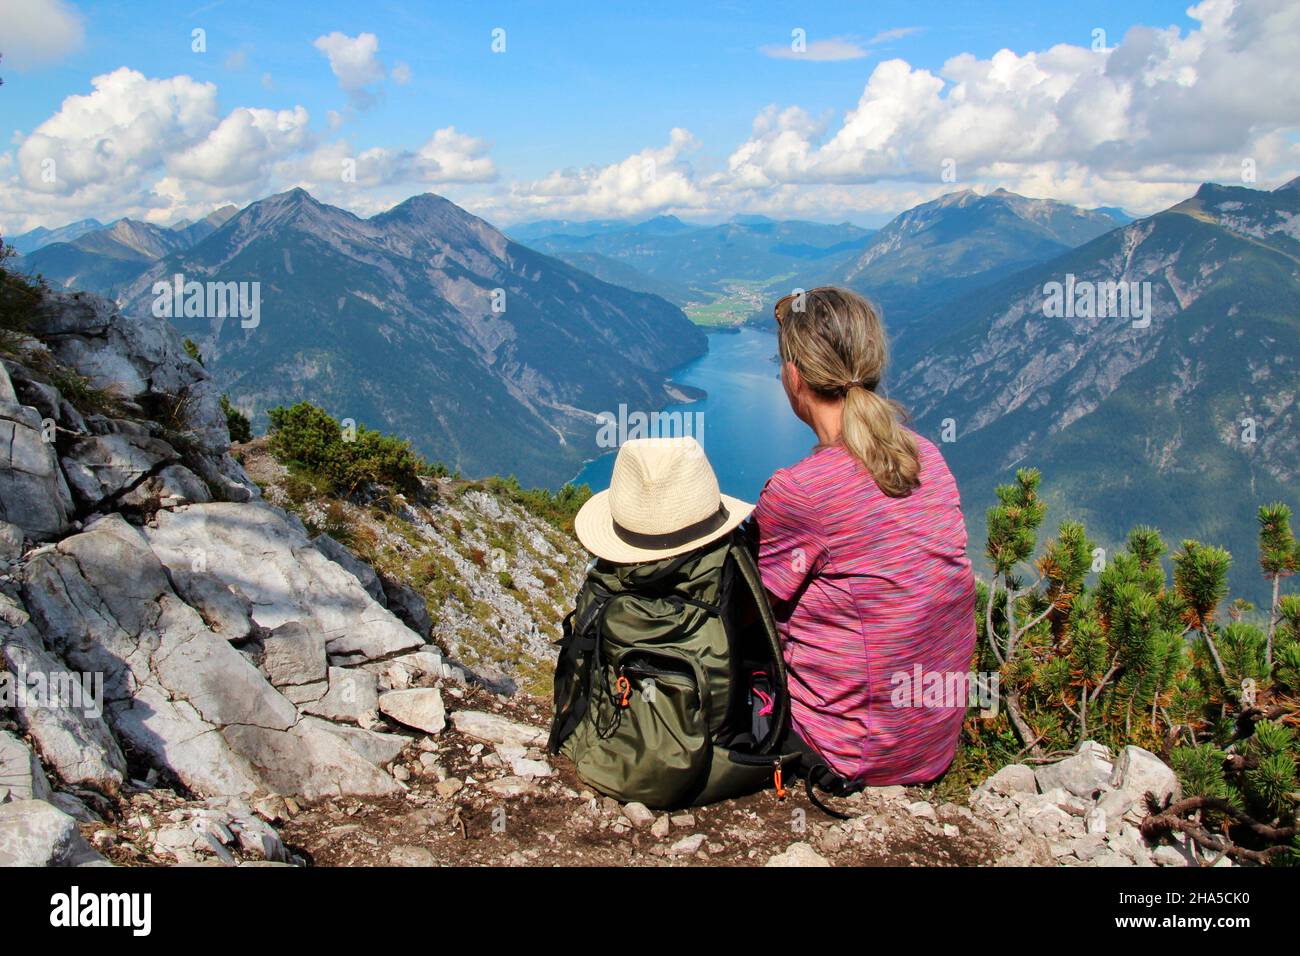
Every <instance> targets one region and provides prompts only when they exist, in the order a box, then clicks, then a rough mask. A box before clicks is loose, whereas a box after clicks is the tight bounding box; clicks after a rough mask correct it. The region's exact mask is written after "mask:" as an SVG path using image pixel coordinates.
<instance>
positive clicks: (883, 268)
mask: <svg viewBox="0 0 1300 956" xmlns="http://www.w3.org/2000/svg"><path fill="white" fill-rule="evenodd" d="M1119 225H1121V222H1120V220H1118V219H1117V218H1115V217H1114V216H1111V215H1109V214H1106V213H1102V212H1096V211H1090V210H1086V209H1081V208H1079V207H1078V206H1071V205H1069V204H1068V203H1063V202H1057V201H1056V200H1054V199H1030V198H1028V197H1025V196H1020V195H1017V194H1016V193H1012V192H1008V191H1007V190H1005V189H998V190H995V191H993V192H991V193H989V194H987V195H980V194H978V193H976V192H973V191H972V190H969V189H966V190H962V191H960V192H954V193H949V194H948V195H946V196H941V197H940V198H938V199H935V200H933V201H931V202H927V203H922V204H921V205H919V206H916V207H914V208H912V209H909V210H907V211H906V212H904V213H903V214H901V215H900V216H898V217H896V218H895V219H894V220H892V221H891V222H890V223H889V224H888V225H886V226H885V227H884V228H883V229H881V230H880V231H879V232H877V233H875V234H874V235H872V236H871V237H870V239H869V241H868V242H867V243H866V245H865V246H864V247H863V249H862V251H861V252H860V253H859V254H858V255H857V256H856V257H854V258H853V259H851V260H849V261H848V262H845V263H836V264H833V265H832V266H830V267H829V268H825V269H821V270H818V271H815V272H810V273H806V274H804V275H803V276H802V277H801V280H800V281H799V282H798V283H796V284H797V285H799V286H800V287H802V288H814V287H816V286H819V285H841V286H847V287H849V288H851V289H855V290H857V291H859V292H861V293H863V294H864V295H867V296H869V297H870V298H871V299H872V301H873V302H875V303H876V304H877V305H878V306H880V307H881V309H882V310H883V313H884V316H885V320H886V322H887V323H888V325H889V329H890V332H891V333H892V334H893V335H894V336H895V339H896V345H900V344H901V340H902V339H905V338H907V337H909V336H910V334H911V331H912V330H911V328H910V327H911V326H912V324H913V322H914V321H915V320H917V319H919V318H921V317H923V316H926V315H927V313H931V312H933V311H934V310H935V309H937V308H938V307H940V306H942V305H944V304H946V303H951V302H953V301H954V300H957V299H958V298H960V297H961V296H962V295H963V294H965V293H967V292H969V291H972V290H974V289H978V288H981V287H982V286H986V285H989V284H990V283H992V282H995V281H996V280H998V279H999V278H1001V277H1003V276H1006V275H1010V274H1011V273H1014V272H1018V271H1019V270H1021V269H1023V268H1025V267H1027V266H1030V265H1032V264H1034V263H1036V262H1043V261H1046V260H1048V259H1051V258H1053V257H1055V256H1057V255H1060V254H1061V253H1063V252H1065V251H1066V250H1068V249H1072V248H1074V247H1076V246H1079V245H1081V244H1083V243H1085V242H1087V241H1088V240H1090V239H1094V238H1096V237H1097V236H1100V235H1102V234H1103V233H1106V232H1109V231H1110V230H1112V229H1114V228H1116V227H1117V226H1119ZM923 326H924V328H923V331H922V334H923V335H924V336H925V337H926V338H927V339H929V338H931V337H932V335H933V330H932V327H931V326H929V325H928V324H924V323H923Z"/></svg>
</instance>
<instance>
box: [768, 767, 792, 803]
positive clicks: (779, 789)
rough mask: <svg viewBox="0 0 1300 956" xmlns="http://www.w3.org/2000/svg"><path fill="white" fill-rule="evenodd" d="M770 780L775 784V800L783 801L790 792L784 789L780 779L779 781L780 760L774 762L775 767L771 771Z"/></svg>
mask: <svg viewBox="0 0 1300 956" xmlns="http://www.w3.org/2000/svg"><path fill="white" fill-rule="evenodd" d="M772 780H773V782H774V783H775V784H776V798H777V799H778V800H784V799H785V798H786V795H787V794H788V793H789V792H790V791H788V790H786V789H785V783H784V782H783V781H782V779H781V761H780V760H777V761H776V766H775V767H774V768H773V770H772Z"/></svg>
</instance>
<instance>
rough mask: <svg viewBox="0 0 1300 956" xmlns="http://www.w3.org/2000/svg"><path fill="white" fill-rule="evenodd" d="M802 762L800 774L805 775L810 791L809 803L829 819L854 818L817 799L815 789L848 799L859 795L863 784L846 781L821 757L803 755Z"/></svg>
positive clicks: (806, 785)
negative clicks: (853, 795) (856, 794)
mask: <svg viewBox="0 0 1300 956" xmlns="http://www.w3.org/2000/svg"><path fill="white" fill-rule="evenodd" d="M802 757H803V759H802V761H801V762H800V767H799V772H800V773H801V774H802V775H803V778H804V786H805V787H806V789H807V791H808V801H809V802H810V803H812V804H813V806H815V807H816V808H817V809H818V810H820V811H821V812H822V813H824V814H826V815H827V816H828V817H834V818H835V819H837V820H851V819H852V816H851V814H848V813H840V812H839V811H838V810H832V809H831V808H830V807H828V806H826V804H824V803H822V802H821V801H820V800H819V799H817V793H816V790H815V789H814V788H820V789H821V790H823V791H825V792H826V793H828V794H830V795H831V796H834V797H847V796H850V795H852V794H855V793H857V792H858V791H860V790H861V789H862V784H860V783H853V782H852V781H850V780H846V779H845V778H844V777H841V776H840V775H839V774H838V773H836V772H835V771H834V770H832V769H831V766H830V764H828V763H826V761H824V760H822V759H821V758H820V757H813V756H811V755H809V754H803V755H802Z"/></svg>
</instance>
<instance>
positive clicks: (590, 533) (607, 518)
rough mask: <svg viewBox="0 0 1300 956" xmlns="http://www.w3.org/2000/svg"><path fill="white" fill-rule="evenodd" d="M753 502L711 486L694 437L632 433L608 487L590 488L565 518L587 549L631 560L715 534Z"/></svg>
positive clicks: (688, 547)
mask: <svg viewBox="0 0 1300 956" xmlns="http://www.w3.org/2000/svg"><path fill="white" fill-rule="evenodd" d="M753 510H754V506H753V505H751V504H748V503H746V502H744V501H741V500H740V499H739V498H732V497H731V496H729V495H724V494H721V493H720V492H719V491H718V479H717V477H716V476H715V475H714V474H713V468H712V466H710V465H709V459H708V458H707V457H705V455H704V449H703V448H702V447H700V443H699V442H697V441H696V440H695V439H694V438H691V437H689V436H687V437H682V438H634V439H631V440H629V441H627V442H625V443H624V444H623V447H622V448H620V449H619V450H618V458H616V459H615V460H614V476H613V478H611V479H610V483H609V490H608V491H602V492H600V493H599V494H595V495H592V497H591V499H590V500H589V501H587V503H586V504H584V505H583V506H582V508H581V510H579V511H578V515H577V517H576V518H575V519H574V522H573V524H574V530H575V531H577V533H578V540H579V541H581V542H582V544H583V546H584V547H585V548H586V549H587V550H588V551H590V552H591V553H592V554H594V555H596V556H597V557H600V558H605V559H606V560H608V561H613V562H614V563H616V564H635V563H637V562H639V561H657V560H659V559H660V558H671V557H674V556H676V555H679V554H685V553H686V552H688V551H694V550H695V549H696V548H699V547H701V546H703V545H706V544H708V543H709V542H711V541H716V540H717V539H719V538H721V537H722V536H723V535H725V534H726V533H727V532H729V531H731V529H732V528H735V527H736V526H737V525H738V524H740V523H741V522H742V521H744V520H745V518H746V517H748V516H749V513H750V512H751V511H753Z"/></svg>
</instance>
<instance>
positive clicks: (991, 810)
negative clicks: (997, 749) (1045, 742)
mask: <svg viewBox="0 0 1300 956" xmlns="http://www.w3.org/2000/svg"><path fill="white" fill-rule="evenodd" d="M1178 792H1179V787H1178V778H1177V776H1176V775H1175V773H1174V771H1173V770H1172V769H1170V767H1169V766H1168V765H1167V764H1166V763H1165V762H1164V761H1162V760H1161V759H1160V758H1159V757H1157V756H1156V755H1155V754H1153V753H1151V752H1150V751H1148V750H1143V749H1142V748H1141V747H1134V746H1128V747H1125V748H1124V750H1123V751H1121V753H1120V757H1119V759H1118V760H1115V759H1114V758H1113V756H1112V754H1111V752H1110V749H1109V748H1107V747H1104V746H1102V745H1101V744H1099V743H1096V742H1095V741H1091V740H1085V741H1084V742H1083V743H1081V744H1080V745H1079V747H1078V750H1077V751H1076V752H1075V753H1074V754H1072V755H1071V756H1069V757H1066V758H1065V759H1063V760H1060V761H1057V762H1056V763H1049V764H1043V765H1040V766H1039V767H1037V768H1036V769H1035V768H1033V767H1030V766H1027V765H1025V764H1012V765H1010V766H1007V767H1003V768H1002V769H1001V770H999V771H998V772H997V773H996V774H994V775H993V776H992V777H990V778H989V779H988V780H986V781H984V783H983V784H981V785H980V786H979V788H977V790H976V792H975V793H974V795H973V796H972V798H971V807H972V808H973V809H975V810H976V811H977V812H979V813H982V814H987V815H989V816H991V817H993V819H994V820H995V823H996V824H997V826H998V828H999V830H1000V831H1001V832H1002V833H1004V834H1006V835H1008V836H1010V837H1012V838H1013V839H1023V838H1026V837H1028V836H1031V835H1032V836H1033V837H1037V838H1040V839H1042V840H1044V841H1046V844H1047V848H1048V851H1049V853H1050V856H1051V859H1052V860H1053V861H1054V862H1055V863H1057V864H1058V865H1064V866H1156V865H1159V866H1185V865H1195V863H1196V859H1195V857H1194V855H1193V854H1192V853H1191V851H1190V850H1189V849H1188V848H1187V845H1186V841H1185V840H1184V839H1183V838H1182V837H1181V835H1180V836H1179V837H1178V839H1177V841H1176V843H1175V844H1174V845H1165V846H1151V845H1149V844H1148V843H1147V842H1146V841H1145V840H1144V839H1143V837H1142V834H1141V831H1140V830H1139V829H1138V825H1139V824H1140V823H1141V821H1142V818H1143V817H1144V816H1145V815H1146V809H1145V803H1144V801H1145V797H1146V795H1147V794H1148V793H1150V794H1152V795H1153V796H1155V797H1156V798H1157V799H1159V800H1163V799H1166V798H1168V797H1170V796H1176V795H1177V794H1178ZM1220 865H1224V866H1230V865H1232V864H1231V861H1230V860H1227V859H1224V860H1222V861H1221V863H1220Z"/></svg>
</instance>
